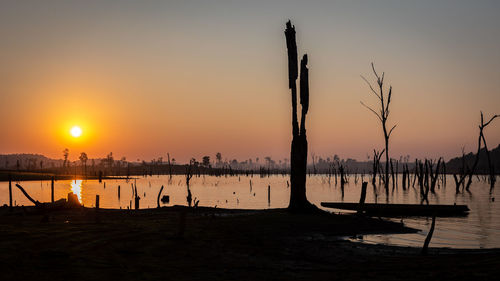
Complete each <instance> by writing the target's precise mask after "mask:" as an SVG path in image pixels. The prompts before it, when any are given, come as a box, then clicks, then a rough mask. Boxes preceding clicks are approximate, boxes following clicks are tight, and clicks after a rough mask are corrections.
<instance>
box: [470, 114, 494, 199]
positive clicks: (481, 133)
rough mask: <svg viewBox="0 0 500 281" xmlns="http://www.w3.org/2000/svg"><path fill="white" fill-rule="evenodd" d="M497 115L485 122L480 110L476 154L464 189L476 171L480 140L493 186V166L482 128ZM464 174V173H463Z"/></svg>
mask: <svg viewBox="0 0 500 281" xmlns="http://www.w3.org/2000/svg"><path fill="white" fill-rule="evenodd" d="M497 117H499V115H494V116H493V117H491V118H490V120H489V121H488V122H486V123H484V117H483V112H482V111H481V124H479V138H478V141H477V154H476V158H475V160H474V164H473V165H472V168H471V169H470V170H469V172H468V175H469V180H468V181H467V184H466V186H465V189H466V190H469V188H470V185H471V183H472V176H473V175H474V173H475V171H476V167H477V164H478V163H479V153H480V152H481V142H483V144H484V150H485V151H486V156H487V158H488V165H489V168H490V176H491V177H492V182H491V188H493V186H494V184H495V171H494V169H493V166H492V164H491V159H490V153H489V151H488V146H487V145H486V139H485V137H484V133H483V130H484V128H486V126H488V125H489V124H490V123H491V121H493V120H495V118H497ZM464 176H466V175H464Z"/></svg>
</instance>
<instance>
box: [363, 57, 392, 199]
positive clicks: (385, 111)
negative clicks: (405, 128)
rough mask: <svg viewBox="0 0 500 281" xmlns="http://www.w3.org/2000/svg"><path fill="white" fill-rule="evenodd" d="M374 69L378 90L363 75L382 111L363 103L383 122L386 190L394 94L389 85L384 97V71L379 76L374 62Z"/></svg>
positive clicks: (387, 187)
mask: <svg viewBox="0 0 500 281" xmlns="http://www.w3.org/2000/svg"><path fill="white" fill-rule="evenodd" d="M372 70H373V73H374V74H375V78H377V85H378V92H377V91H375V89H374V88H373V86H372V85H371V83H370V82H368V80H367V79H366V78H364V77H363V76H361V78H363V80H365V82H366V83H367V84H368V86H369V87H370V90H371V92H372V93H373V94H375V96H377V98H378V99H379V100H380V112H377V111H375V110H373V109H372V108H371V107H369V106H367V105H365V104H364V103H363V102H361V104H362V105H363V106H365V107H366V108H368V109H369V110H370V111H371V112H373V113H374V114H375V115H376V116H377V118H378V119H379V120H380V122H381V124H382V131H383V132H384V143H385V171H384V172H385V176H384V185H385V189H386V192H388V190H389V164H390V163H389V159H390V158H389V138H390V136H391V134H392V131H393V130H394V128H396V125H394V126H393V127H392V128H391V129H390V130H388V129H387V118H388V117H389V105H390V103H391V96H392V86H390V87H389V93H388V94H387V97H384V73H382V76H379V75H378V73H377V71H376V70H375V66H374V65H373V63H372Z"/></svg>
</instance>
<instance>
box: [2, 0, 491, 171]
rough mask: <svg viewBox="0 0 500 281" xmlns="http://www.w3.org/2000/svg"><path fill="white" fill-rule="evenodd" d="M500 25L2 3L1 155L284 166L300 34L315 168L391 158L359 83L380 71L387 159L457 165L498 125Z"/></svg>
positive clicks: (187, 4)
mask: <svg viewBox="0 0 500 281" xmlns="http://www.w3.org/2000/svg"><path fill="white" fill-rule="evenodd" d="M499 14H500V1H436V0H434V1H269V0H267V1H255V0H254V1H203V0H199V1H187V0H182V1H68V0H66V1H2V2H1V3H0V36H1V38H2V43H1V45H0V128H1V132H2V133H1V136H0V153H22V152H25V153H42V154H45V155H47V156H50V157H57V158H60V157H62V150H63V149H64V148H65V147H67V148H69V150H70V154H71V156H70V157H71V158H72V159H76V157H77V154H79V153H80V152H82V151H85V152H87V153H88V154H89V157H91V158H93V157H103V156H104V155H105V154H107V153H108V152H110V151H112V152H113V154H114V155H116V157H121V156H126V157H127V159H129V160H136V159H138V158H140V159H148V160H149V159H151V158H156V157H158V156H163V157H165V156H166V153H167V152H170V154H171V155H172V156H173V157H175V158H176V159H178V161H185V160H186V159H188V158H189V157H193V156H194V157H196V158H200V157H201V156H202V155H207V154H208V155H211V156H212V158H214V155H215V153H216V152H219V151H220V152H222V154H223V157H224V158H231V159H232V158H238V159H240V160H243V159H245V158H250V157H252V158H255V157H261V158H263V157H264V156H272V157H273V159H283V158H285V157H289V151H290V141H291V124H290V120H291V106H290V104H291V98H290V93H289V90H288V87H287V86H288V82H287V79H288V76H287V56H286V44H285V37H284V33H283V31H284V27H285V22H286V21H287V19H291V20H292V22H293V24H295V26H296V30H297V40H298V47H299V52H300V54H302V53H304V52H307V53H308V55H309V68H310V94H311V100H310V110H309V115H308V120H307V121H308V124H307V129H308V138H309V151H310V153H315V154H316V155H322V156H324V157H326V156H331V155H333V154H338V155H339V156H340V157H343V158H347V157H351V158H357V159H361V160H364V159H366V157H367V154H371V151H372V150H373V148H378V149H381V148H382V146H383V136H382V133H381V130H380V124H379V123H378V122H377V119H376V117H375V116H374V115H373V114H372V113H370V112H369V111H368V110H367V109H366V108H364V107H362V106H361V105H360V101H361V100H362V101H364V102H365V103H367V104H370V105H376V102H377V100H376V98H375V96H374V95H373V94H370V91H369V89H368V88H367V86H366V84H365V83H364V82H363V80H362V79H361V78H360V74H362V75H364V76H366V77H367V78H369V79H370V80H371V81H373V76H372V75H371V69H370V63H371V62H372V61H373V62H375V66H376V67H377V69H378V70H379V71H385V73H386V83H388V84H391V85H392V86H393V101H392V111H391V115H390V118H389V123H390V124H396V123H397V125H398V126H397V128H396V129H395V131H394V133H393V137H392V139H391V146H392V152H391V153H392V154H391V156H393V157H394V158H399V156H400V155H410V156H411V157H412V158H413V157H438V156H444V157H445V158H449V157H451V156H454V155H458V154H460V153H461V148H462V146H465V149H466V150H467V151H471V150H473V149H475V146H476V141H477V134H478V128H477V125H478V122H479V111H480V110H483V111H484V112H485V114H486V115H487V116H490V115H491V114H493V113H499V114H500V90H499V80H500V16H498V15H499ZM496 121H497V122H496V123H492V125H491V127H488V128H487V130H486V131H485V134H486V138H487V141H488V142H489V145H490V147H491V148H492V147H494V146H497V145H498V143H499V142H500V120H496ZM72 125H79V126H81V127H82V128H83V131H84V133H83V136H82V137H81V138H80V139H78V140H74V139H71V138H70V137H69V133H68V131H69V129H70V127H71V126H72Z"/></svg>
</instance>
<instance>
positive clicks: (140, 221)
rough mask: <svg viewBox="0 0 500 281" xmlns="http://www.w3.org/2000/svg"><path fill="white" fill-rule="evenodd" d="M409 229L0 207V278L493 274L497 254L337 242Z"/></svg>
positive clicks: (331, 220)
mask: <svg viewBox="0 0 500 281" xmlns="http://www.w3.org/2000/svg"><path fill="white" fill-rule="evenodd" d="M414 231H416V229H410V228H407V227H404V226H403V225H402V224H401V223H397V222H390V221H384V220H379V219H374V218H363V217H358V216H355V215H337V214H330V213H327V212H324V213H323V212H322V213H314V214H294V213H290V212H288V211H287V210H286V209H270V210H241V209H234V210H233V209H219V208H210V207H199V208H197V209H195V208H188V207H183V206H173V207H162V208H159V209H141V210H116V209H99V210H97V211H96V210H95V209H91V208H83V207H82V208H80V207H79V208H73V209H65V210H58V211H55V210H53V211H48V210H45V211H44V210H40V209H38V210H37V209H36V208H35V207H14V209H13V211H12V212H11V211H9V208H8V207H0V259H1V260H3V261H5V262H4V263H2V264H1V265H0V267H1V268H0V279H1V280H20V279H32V278H35V277H36V278H39V277H40V276H42V278H41V279H42V280H45V279H47V280H49V279H50V280H67V279H68V276H73V277H74V278H75V279H77V280H95V279H96V277H95V276H99V277H101V278H102V279H116V278H119V279H123V280H157V279H165V278H167V279H178V280H193V279H199V280H234V279H242V280H269V279H272V280H295V279H299V280H332V279H333V280H359V279H366V280H397V279H403V278H404V279H406V280H421V279H422V278H429V276H434V278H436V276H441V275H443V276H444V277H446V278H444V279H448V278H450V279H453V278H458V277H460V276H465V277H470V278H476V277H478V278H481V277H480V276H484V274H486V276H494V275H493V274H497V273H498V271H499V269H498V268H500V267H499V265H500V249H488V250H456V249H447V250H442V249H435V248H429V252H428V255H426V256H421V255H420V249H419V248H412V247H398V246H388V245H368V244H361V243H355V242H350V241H344V240H338V237H339V236H342V235H343V236H354V235H361V234H374V233H407V232H414ZM464 263H465V264H467V265H468V266H463V267H462V266H461V267H458V268H457V266H458V265H460V264H464ZM478 274H479V275H478ZM101 278H97V279H101ZM440 279H443V278H440Z"/></svg>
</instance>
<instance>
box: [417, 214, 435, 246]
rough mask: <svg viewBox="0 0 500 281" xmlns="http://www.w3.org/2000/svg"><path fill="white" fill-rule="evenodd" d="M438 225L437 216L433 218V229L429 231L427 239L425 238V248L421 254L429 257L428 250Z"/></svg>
mask: <svg viewBox="0 0 500 281" xmlns="http://www.w3.org/2000/svg"><path fill="white" fill-rule="evenodd" d="M435 225H436V216H433V217H432V224H431V228H430V229H429V233H428V234H427V237H425V241H424V246H423V247H422V251H421V252H420V253H421V254H422V255H427V249H428V248H429V243H431V239H432V234H433V233H434V226H435Z"/></svg>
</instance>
